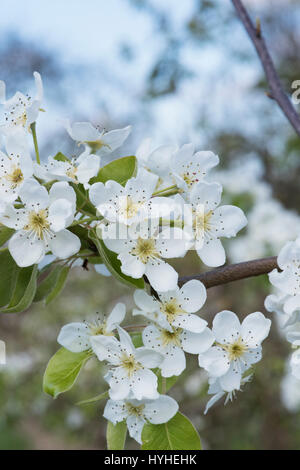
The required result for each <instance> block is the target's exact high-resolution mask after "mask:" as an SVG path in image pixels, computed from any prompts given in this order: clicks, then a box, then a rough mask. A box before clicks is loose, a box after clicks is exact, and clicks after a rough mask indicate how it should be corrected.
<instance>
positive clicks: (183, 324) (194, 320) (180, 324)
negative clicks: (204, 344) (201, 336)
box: [172, 313, 207, 333]
mask: <svg viewBox="0 0 300 470" xmlns="http://www.w3.org/2000/svg"><path fill="white" fill-rule="evenodd" d="M172 325H173V326H175V327H177V328H183V329H184V330H188V331H192V332H194V333H201V332H202V331H203V330H204V329H205V327H206V325H207V321H205V320H203V319H202V318H200V317H198V316H197V315H194V314H193V313H186V314H183V315H176V317H175V318H174V320H173V321H172Z"/></svg>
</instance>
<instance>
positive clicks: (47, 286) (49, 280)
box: [33, 264, 63, 302]
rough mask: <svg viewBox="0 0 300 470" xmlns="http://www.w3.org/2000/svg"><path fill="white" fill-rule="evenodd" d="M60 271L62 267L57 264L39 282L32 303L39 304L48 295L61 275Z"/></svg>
mask: <svg viewBox="0 0 300 470" xmlns="http://www.w3.org/2000/svg"><path fill="white" fill-rule="evenodd" d="M62 269H63V266H62V265H61V264H57V265H56V266H54V267H52V269H50V271H49V272H48V274H47V276H46V277H45V278H44V279H43V280H42V281H41V283H40V284H39V286H38V288H37V291H36V294H35V297H34V300H33V301H34V302H40V301H41V300H44V299H45V298H46V297H47V296H48V295H49V294H50V292H51V291H52V290H53V289H54V287H55V286H56V283H57V279H58V276H59V274H60V273H61V271H62Z"/></svg>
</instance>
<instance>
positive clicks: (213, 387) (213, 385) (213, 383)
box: [204, 374, 252, 415]
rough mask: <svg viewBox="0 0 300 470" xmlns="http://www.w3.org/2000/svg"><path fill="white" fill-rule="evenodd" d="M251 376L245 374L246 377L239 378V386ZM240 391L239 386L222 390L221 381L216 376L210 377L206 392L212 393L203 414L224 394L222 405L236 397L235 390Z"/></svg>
mask: <svg viewBox="0 0 300 470" xmlns="http://www.w3.org/2000/svg"><path fill="white" fill-rule="evenodd" d="M251 378H252V375H251V374H250V375H247V376H246V377H243V378H242V379H241V386H242V385H244V384H245V383H247V382H249V381H250V380H251ZM238 391H241V389H240V388H238V389H233V390H231V391H230V392H228V391H226V390H224V389H223V388H222V385H221V382H220V379H219V378H216V377H210V378H209V388H208V392H207V393H208V394H209V395H213V396H212V397H211V398H210V399H209V400H208V402H207V404H206V407H205V410H204V414H205V415H206V413H207V412H208V411H209V410H210V408H211V407H212V406H213V405H214V404H215V403H217V402H218V401H219V400H221V398H223V397H224V396H225V402H224V406H226V405H227V403H228V402H229V401H232V400H233V399H234V398H236V392H238Z"/></svg>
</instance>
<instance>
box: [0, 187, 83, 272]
mask: <svg viewBox="0 0 300 470" xmlns="http://www.w3.org/2000/svg"><path fill="white" fill-rule="evenodd" d="M19 196H20V199H21V201H22V207H21V208H15V207H14V206H13V205H12V204H6V205H5V206H2V210H1V212H0V222H1V223H2V224H3V225H5V226H7V227H9V228H12V229H15V230H16V232H15V234H14V235H13V236H12V238H11V239H10V240H9V243H8V248H9V251H10V253H11V256H12V257H13V258H14V260H15V262H16V263H17V265H18V266H20V267H26V266H31V265H32V264H36V263H39V262H40V261H41V260H42V259H43V258H44V256H45V255H46V253H48V252H51V253H52V254H53V255H55V256H56V257H58V258H62V259H64V258H68V257H69V256H71V255H74V254H75V253H77V252H78V251H79V249H80V239H79V238H78V237H77V236H76V235H75V234H73V233H72V232H70V231H69V230H66V228H67V227H68V226H69V225H71V223H72V222H73V220H74V213H75V208H76V196H75V192H74V190H73V189H72V188H71V187H70V186H69V185H68V183H66V182H59V183H54V184H53V186H52V187H51V189H50V191H49V193H48V191H47V190H46V188H45V187H44V186H41V185H40V184H39V183H38V182H37V181H36V180H27V181H26V182H25V183H24V185H23V187H22V188H21V190H20V193H19Z"/></svg>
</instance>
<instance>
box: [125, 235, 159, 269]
mask: <svg viewBox="0 0 300 470" xmlns="http://www.w3.org/2000/svg"><path fill="white" fill-rule="evenodd" d="M131 254H132V255H134V256H137V257H138V258H139V259H140V261H141V262H142V263H144V264H146V263H147V262H148V261H149V259H151V258H157V257H158V252H157V250H156V244H155V240H154V239H153V238H149V239H146V240H145V239H144V238H138V240H137V243H136V246H135V247H134V248H133V250H131Z"/></svg>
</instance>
